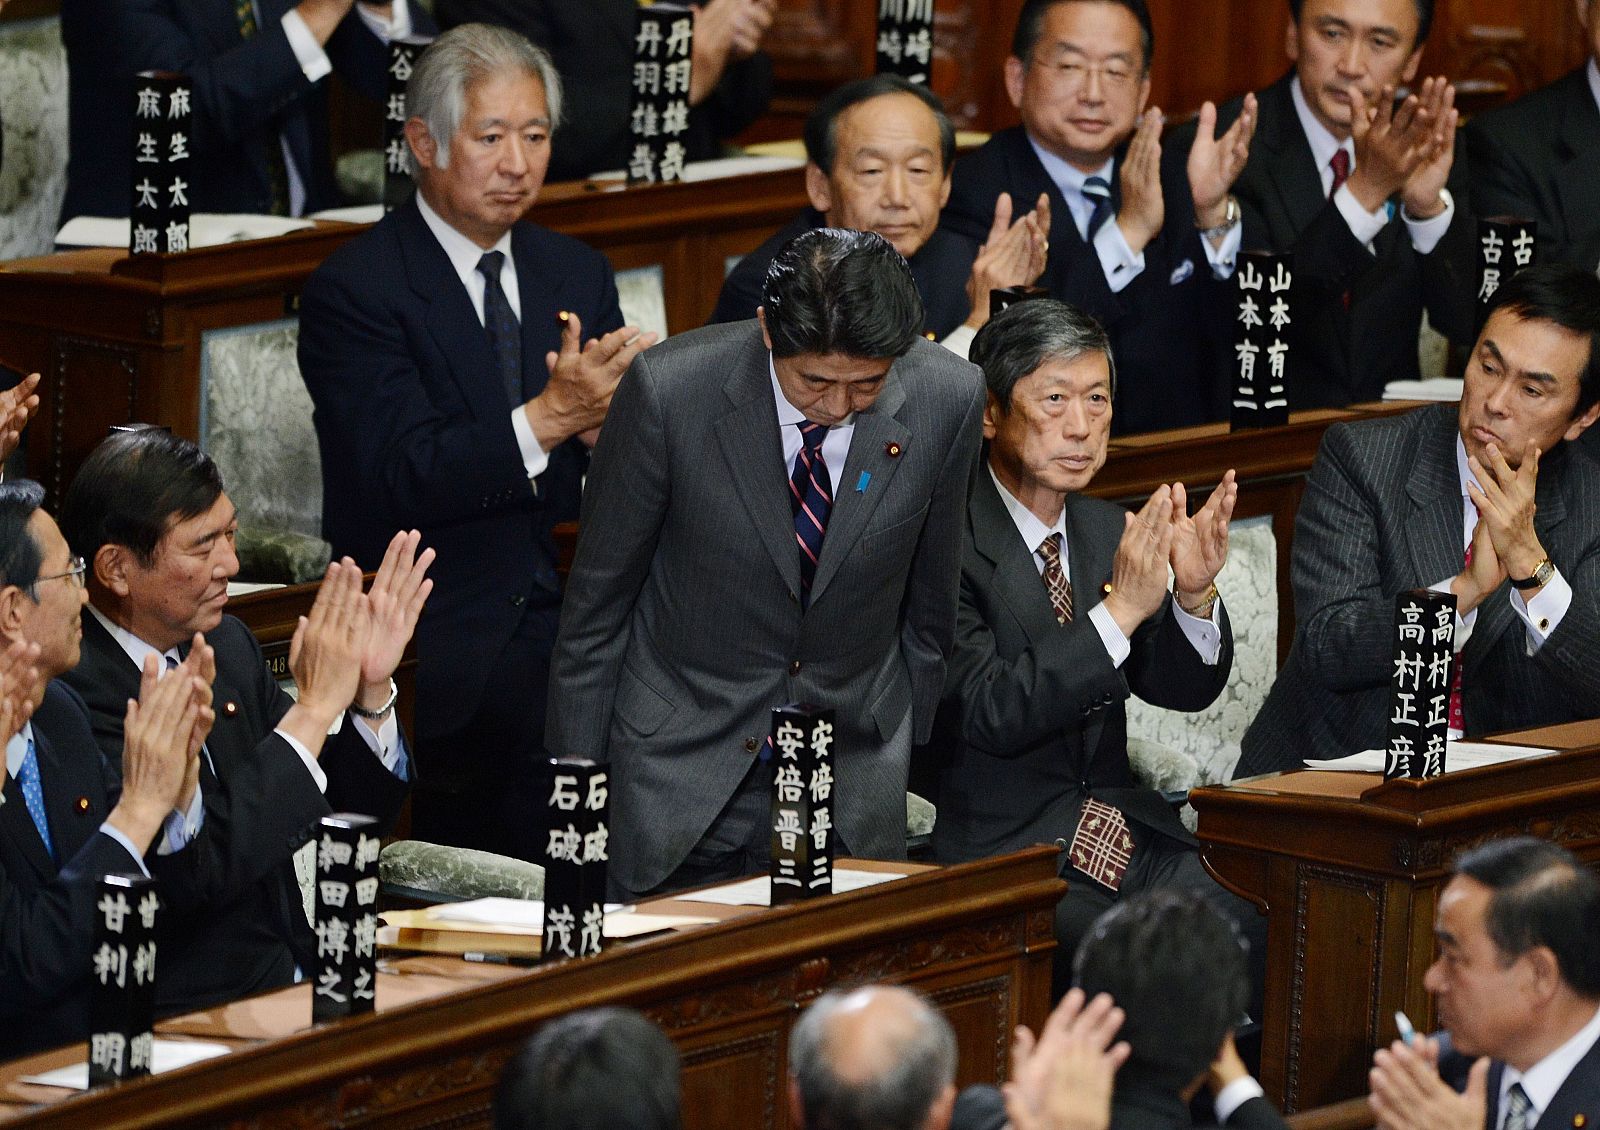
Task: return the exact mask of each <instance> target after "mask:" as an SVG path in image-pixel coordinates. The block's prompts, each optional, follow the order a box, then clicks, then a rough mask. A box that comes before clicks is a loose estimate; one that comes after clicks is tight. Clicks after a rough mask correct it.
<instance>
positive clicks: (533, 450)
mask: <svg viewBox="0 0 1600 1130" xmlns="http://www.w3.org/2000/svg"><path fill="white" fill-rule="evenodd" d="M511 432H512V434H513V435H515V436H516V437H517V450H518V451H520V452H521V453H522V466H523V469H524V470H526V471H527V472H528V478H529V480H530V481H531V480H533V479H537V478H538V477H539V476H540V475H542V474H544V469H545V468H546V467H548V466H550V453H549V452H547V451H546V450H545V449H544V448H542V447H540V446H539V438H538V437H537V436H535V435H534V434H533V425H532V424H530V423H528V414H527V413H526V412H525V411H523V406H522V405H520V404H519V405H517V406H516V407H515V408H513V409H512V410H511ZM538 490H539V488H538V487H537V486H535V487H534V493H536V494H537V493H538Z"/></svg>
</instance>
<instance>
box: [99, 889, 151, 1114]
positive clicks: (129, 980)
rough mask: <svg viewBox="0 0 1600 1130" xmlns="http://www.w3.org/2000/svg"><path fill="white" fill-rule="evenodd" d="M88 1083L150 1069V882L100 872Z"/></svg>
mask: <svg viewBox="0 0 1600 1130" xmlns="http://www.w3.org/2000/svg"><path fill="white" fill-rule="evenodd" d="M94 909H95V914H94V950H93V951H92V955H91V959H90V960H91V965H90V969H91V971H92V973H91V976H90V978H89V1086H91V1087H98V1086H101V1085H102V1084H105V1083H115V1082H118V1081H119V1080H122V1079H133V1078H135V1077H137V1076H140V1075H148V1074H150V1056H151V1053H152V1051H153V1050H154V1046H155V1044H154V1037H153V1036H152V1035H151V1031H150V1029H151V1025H152V1024H154V1022H155V1015H156V916H157V914H158V912H159V911H160V909H161V899H160V898H159V897H158V896H157V894H156V882H155V880H154V879H147V878H145V877H144V876H142V875H106V876H104V877H103V878H101V880H100V893H99V897H98V898H97V899H95V904H94Z"/></svg>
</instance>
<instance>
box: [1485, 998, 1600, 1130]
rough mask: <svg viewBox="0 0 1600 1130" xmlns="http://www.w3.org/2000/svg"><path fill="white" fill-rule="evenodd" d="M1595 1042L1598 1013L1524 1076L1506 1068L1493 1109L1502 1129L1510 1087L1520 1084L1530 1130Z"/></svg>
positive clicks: (1598, 1035) (1599, 1029) (1598, 1030)
mask: <svg viewBox="0 0 1600 1130" xmlns="http://www.w3.org/2000/svg"><path fill="white" fill-rule="evenodd" d="M1597 1040H1600V1010H1597V1011H1596V1012H1595V1014H1594V1016H1593V1017H1592V1018H1591V1019H1590V1021H1589V1023H1587V1024H1585V1025H1584V1026H1583V1027H1582V1028H1579V1029H1578V1031H1577V1032H1576V1033H1574V1034H1573V1037H1572V1039H1570V1040H1568V1041H1567V1042H1566V1043H1564V1044H1562V1045H1561V1046H1560V1047H1559V1048H1557V1049H1556V1050H1555V1051H1553V1052H1551V1053H1550V1054H1549V1055H1547V1056H1545V1057H1544V1058H1543V1059H1541V1060H1540V1061H1539V1062H1538V1063H1536V1064H1534V1065H1533V1066H1532V1067H1530V1068H1528V1070H1527V1072H1526V1073H1523V1072H1521V1071H1518V1070H1517V1069H1516V1068H1515V1067H1512V1066H1511V1065H1510V1064H1509V1063H1508V1064H1506V1066H1505V1070H1504V1071H1502V1072H1501V1073H1500V1105H1499V1106H1498V1107H1496V1108H1495V1109H1496V1110H1498V1111H1499V1112H1500V1118H1501V1123H1502V1125H1503V1124H1504V1120H1505V1115H1506V1096H1507V1095H1509V1094H1510V1092H1511V1085H1512V1084H1513V1083H1521V1084H1522V1093H1523V1094H1525V1095H1527V1096H1528V1103H1529V1106H1528V1115H1527V1119H1528V1130H1533V1128H1534V1126H1536V1125H1537V1124H1538V1122H1539V1115H1540V1114H1542V1113H1544V1111H1546V1110H1547V1109H1549V1107H1550V1100H1552V1099H1554V1098H1555V1097H1556V1092H1557V1091H1559V1090H1561V1085H1562V1084H1563V1083H1565V1082H1566V1081H1567V1076H1568V1075H1571V1074H1572V1069H1573V1068H1574V1067H1576V1066H1578V1062H1579V1061H1580V1060H1582V1059H1583V1057H1584V1056H1586V1055H1588V1054H1589V1049H1591V1048H1593V1047H1594V1045H1595V1041H1597Z"/></svg>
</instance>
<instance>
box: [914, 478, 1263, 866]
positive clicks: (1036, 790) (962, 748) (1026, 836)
mask: <svg viewBox="0 0 1600 1130" xmlns="http://www.w3.org/2000/svg"><path fill="white" fill-rule="evenodd" d="M1124 513H1126V512H1125V511H1124V510H1123V508H1122V507H1120V506H1116V505H1114V504H1112V503H1109V502H1103V501H1101V500H1099V499H1095V498H1089V497H1087V496H1085V495H1076V494H1075V495H1070V496H1068V498H1067V514H1066V527H1067V545H1068V556H1069V559H1070V561H1069V568H1070V571H1071V574H1072V576H1071V580H1072V591H1073V594H1074V596H1075V604H1076V607H1075V608H1074V619H1073V621H1072V623H1071V624H1069V625H1067V626H1066V627H1062V626H1061V625H1060V624H1058V623H1057V622H1056V618H1055V612H1054V610H1053V608H1052V607H1051V604H1050V597H1049V594H1048V592H1047V591H1046V589H1045V586H1044V583H1043V581H1041V580H1040V578H1039V571H1038V569H1037V568H1036V567H1035V566H1034V556H1033V552H1032V550H1031V549H1030V548H1029V547H1028V546H1027V545H1026V544H1025V543H1024V542H1023V540H1022V538H1021V536H1020V535H1018V533H1017V527H1016V524H1015V523H1013V522H1012V520H1011V516H1010V514H1009V513H1007V511H1006V509H1005V505H1004V503H1003V502H1002V501H1001V499H1000V495H999V492H998V491H996V489H995V485H994V481H993V479H992V478H991V477H990V475H989V472H988V471H987V470H980V471H979V472H978V476H977V482H976V483H975V484H974V486H973V489H972V501H971V505H970V506H969V508H968V511H967V531H966V533H967V537H966V541H965V544H964V546H963V550H962V565H961V604H960V607H959V609H958V612H957V617H956V649H955V654H954V655H953V656H952V657H951V660H950V677H949V679H948V680H947V682H946V687H945V702H944V705H943V707H942V709H941V710H940V714H939V721H938V724H937V725H936V727H935V735H934V741H933V743H932V748H931V749H930V750H929V753H930V754H931V755H932V756H933V757H934V758H935V760H936V763H937V764H938V766H939V787H938V806H939V821H938V823H937V824H936V825H935V826H934V829H933V849H934V855H935V857H936V858H938V859H939V860H940V861H942V862H950V863H955V862H960V861H963V860H969V859H978V858H982V857H985V856H992V855H1001V854H1004V853H1005V852H1009V851H1016V850H1018V849H1019V848H1023V847H1027V846H1028V845H1030V844H1037V843H1050V842H1052V841H1054V840H1055V839H1057V838H1058V837H1063V838H1066V839H1068V840H1070V839H1071V838H1072V834H1073V832H1074V830H1075V829H1076V828H1077V826H1078V812H1079V809H1080V808H1081V806H1082V804H1083V801H1084V799H1085V797H1086V796H1089V795H1093V796H1094V797H1096V798H1097V799H1099V800H1102V801H1105V802H1106V803H1108V804H1112V805H1115V806H1116V807H1118V808H1119V809H1121V810H1122V811H1123V812H1124V813H1125V814H1126V815H1127V816H1128V817H1129V818H1130V819H1132V820H1137V821H1138V822H1139V823H1141V824H1143V825H1144V826H1146V827H1147V828H1150V829H1152V830H1154V831H1157V832H1161V833H1163V834H1165V835H1168V836H1171V837H1172V838H1174V839H1177V840H1180V841H1182V842H1184V843H1188V844H1192V843H1194V838H1193V837H1192V836H1191V835H1190V834H1189V833H1188V831H1187V830H1186V829H1185V828H1184V826H1183V824H1182V822H1181V821H1180V820H1179V819H1178V818H1177V816H1176V815H1175V814H1174V813H1173V810H1172V806H1171V805H1169V804H1168V803H1167V802H1166V801H1165V800H1163V799H1162V797H1161V794H1159V793H1157V792H1155V791H1154V790H1152V789H1147V788H1141V787H1139V786H1138V785H1137V784H1136V783H1135V781H1134V779H1133V774H1132V771H1131V770H1130V769H1129V767H1128V735H1127V719H1126V715H1125V713H1124V710H1123V703H1124V702H1125V701H1126V700H1127V698H1128V696H1129V695H1130V694H1137V695H1139V697H1140V698H1143V699H1145V700H1146V701H1148V702H1153V703H1155V704H1157V705H1159V706H1166V707H1171V708H1173V709H1177V710H1202V709H1204V708H1205V707H1206V706H1208V705H1209V704H1210V703H1211V702H1212V700H1213V699H1215V698H1216V697H1217V695H1218V694H1220V693H1221V691H1222V688H1223V686H1224V685H1225V684H1226V683H1227V681H1228V672H1229V670H1230V669H1231V667H1232V664H1233V634H1232V632H1231V631H1230V630H1229V628H1228V622H1227V618H1226V616H1223V617H1222V618H1221V620H1220V623H1221V627H1222V654H1221V656H1220V657H1219V660H1218V662H1217V663H1216V664H1214V665H1212V666H1207V665H1206V664H1205V663H1203V662H1201V660H1200V656H1199V654H1198V653H1196V651H1195V649H1194V646H1193V645H1192V644H1190V643H1189V641H1188V639H1187V638H1186V637H1185V636H1184V634H1183V629H1182V628H1181V627H1179V626H1178V622H1177V617H1176V616H1175V615H1174V614H1173V613H1172V611H1171V598H1170V597H1169V598H1168V599H1167V603H1166V604H1165V605H1163V607H1162V609H1161V611H1160V612H1159V613H1158V614H1157V615H1156V616H1154V617H1152V618H1151V619H1150V620H1148V621H1146V622H1145V623H1144V624H1143V625H1141V626H1140V627H1139V629H1138V630H1137V631H1136V632H1135V633H1134V635H1133V639H1132V640H1131V641H1130V643H1131V645H1132V652H1131V654H1130V655H1129V656H1128V659H1127V661H1126V662H1124V663H1123V665H1122V666H1121V667H1120V668H1118V667H1113V666H1112V664H1111V659H1110V657H1109V656H1108V655H1107V654H1106V649H1105V645H1104V643H1102V642H1101V639H1100V636H1099V633H1097V632H1096V631H1095V627H1094V625H1093V624H1092V623H1090V621H1089V616H1088V613H1089V610H1090V609H1091V608H1093V607H1094V605H1096V604H1098V603H1100V600H1101V599H1102V597H1101V593H1102V588H1101V586H1102V584H1103V582H1105V581H1106V580H1108V579H1110V577H1111V563H1112V559H1113V558H1114V557H1115V555H1116V549H1117V542H1118V539H1120V538H1121V536H1122V528H1123V515H1124Z"/></svg>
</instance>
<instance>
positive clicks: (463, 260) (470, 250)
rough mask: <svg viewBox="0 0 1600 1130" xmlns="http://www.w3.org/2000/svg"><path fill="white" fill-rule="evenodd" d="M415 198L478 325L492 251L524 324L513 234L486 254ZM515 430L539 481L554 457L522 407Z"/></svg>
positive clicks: (514, 421) (515, 418)
mask: <svg viewBox="0 0 1600 1130" xmlns="http://www.w3.org/2000/svg"><path fill="white" fill-rule="evenodd" d="M415 199H416V201H417V210H418V211H419V212H421V213H422V221H423V223H425V224H427V225H428V230H429V231H431V232H432V233H433V238H435V239H437V240H438V241H439V246H440V247H441V248H442V249H443V250H444V253H445V257H446V258H447V259H449V260H450V266H452V267H454V268H455V272H456V277H457V278H459V279H460V280H461V285H462V286H464V287H466V288H467V297H468V298H470V299H471V300H472V309H473V310H474V311H475V312H476V313H477V315H478V323H479V324H480V325H482V324H483V292H484V290H485V287H486V284H485V282H484V279H483V272H482V271H480V270H478V263H479V261H480V260H482V258H483V257H484V255H486V254H487V253H488V251H499V252H501V253H502V254H504V255H505V259H504V260H503V261H502V262H501V264H500V289H501V290H502V291H504V292H505V296H506V304H507V305H508V306H510V307H511V312H512V313H513V314H515V315H516V316H517V321H518V322H521V321H522V291H521V290H520V289H519V288H518V286H517V265H516V263H515V262H514V261H513V260H512V258H511V233H510V232H509V231H507V232H506V234H505V235H503V236H501V237H500V239H499V241H498V242H496V243H495V245H494V246H493V247H491V248H489V249H488V251H486V250H485V249H484V248H482V247H479V246H478V245H477V244H476V243H474V242H472V240H470V239H468V238H467V237H466V236H464V235H462V234H461V233H460V232H458V231H456V229H455V228H453V227H451V226H450V225H449V224H447V223H446V222H445V221H444V218H443V217H442V216H440V215H439V213H437V212H435V211H434V210H433V209H432V208H431V207H430V206H429V205H428V202H427V200H426V199H424V198H423V195H422V193H420V192H419V193H417V194H416V197H415ZM511 431H512V433H513V434H514V435H515V436H516V437H517V450H518V451H519V452H520V453H521V455H522V466H523V469H524V470H525V471H526V472H527V473H528V478H529V480H530V481H531V480H533V479H537V478H538V477H539V476H540V475H542V474H544V469H545V468H546V467H548V466H549V465H550V454H549V452H547V451H545V449H544V448H542V447H540V446H539V440H538V437H536V436H535V435H534V434H533V425H532V424H530V423H528V414H527V413H526V412H525V411H523V407H522V405H520V404H519V405H517V406H516V407H515V408H513V409H512V410H511ZM538 489H539V488H538V485H537V484H535V486H534V492H535V493H537V492H538Z"/></svg>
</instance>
